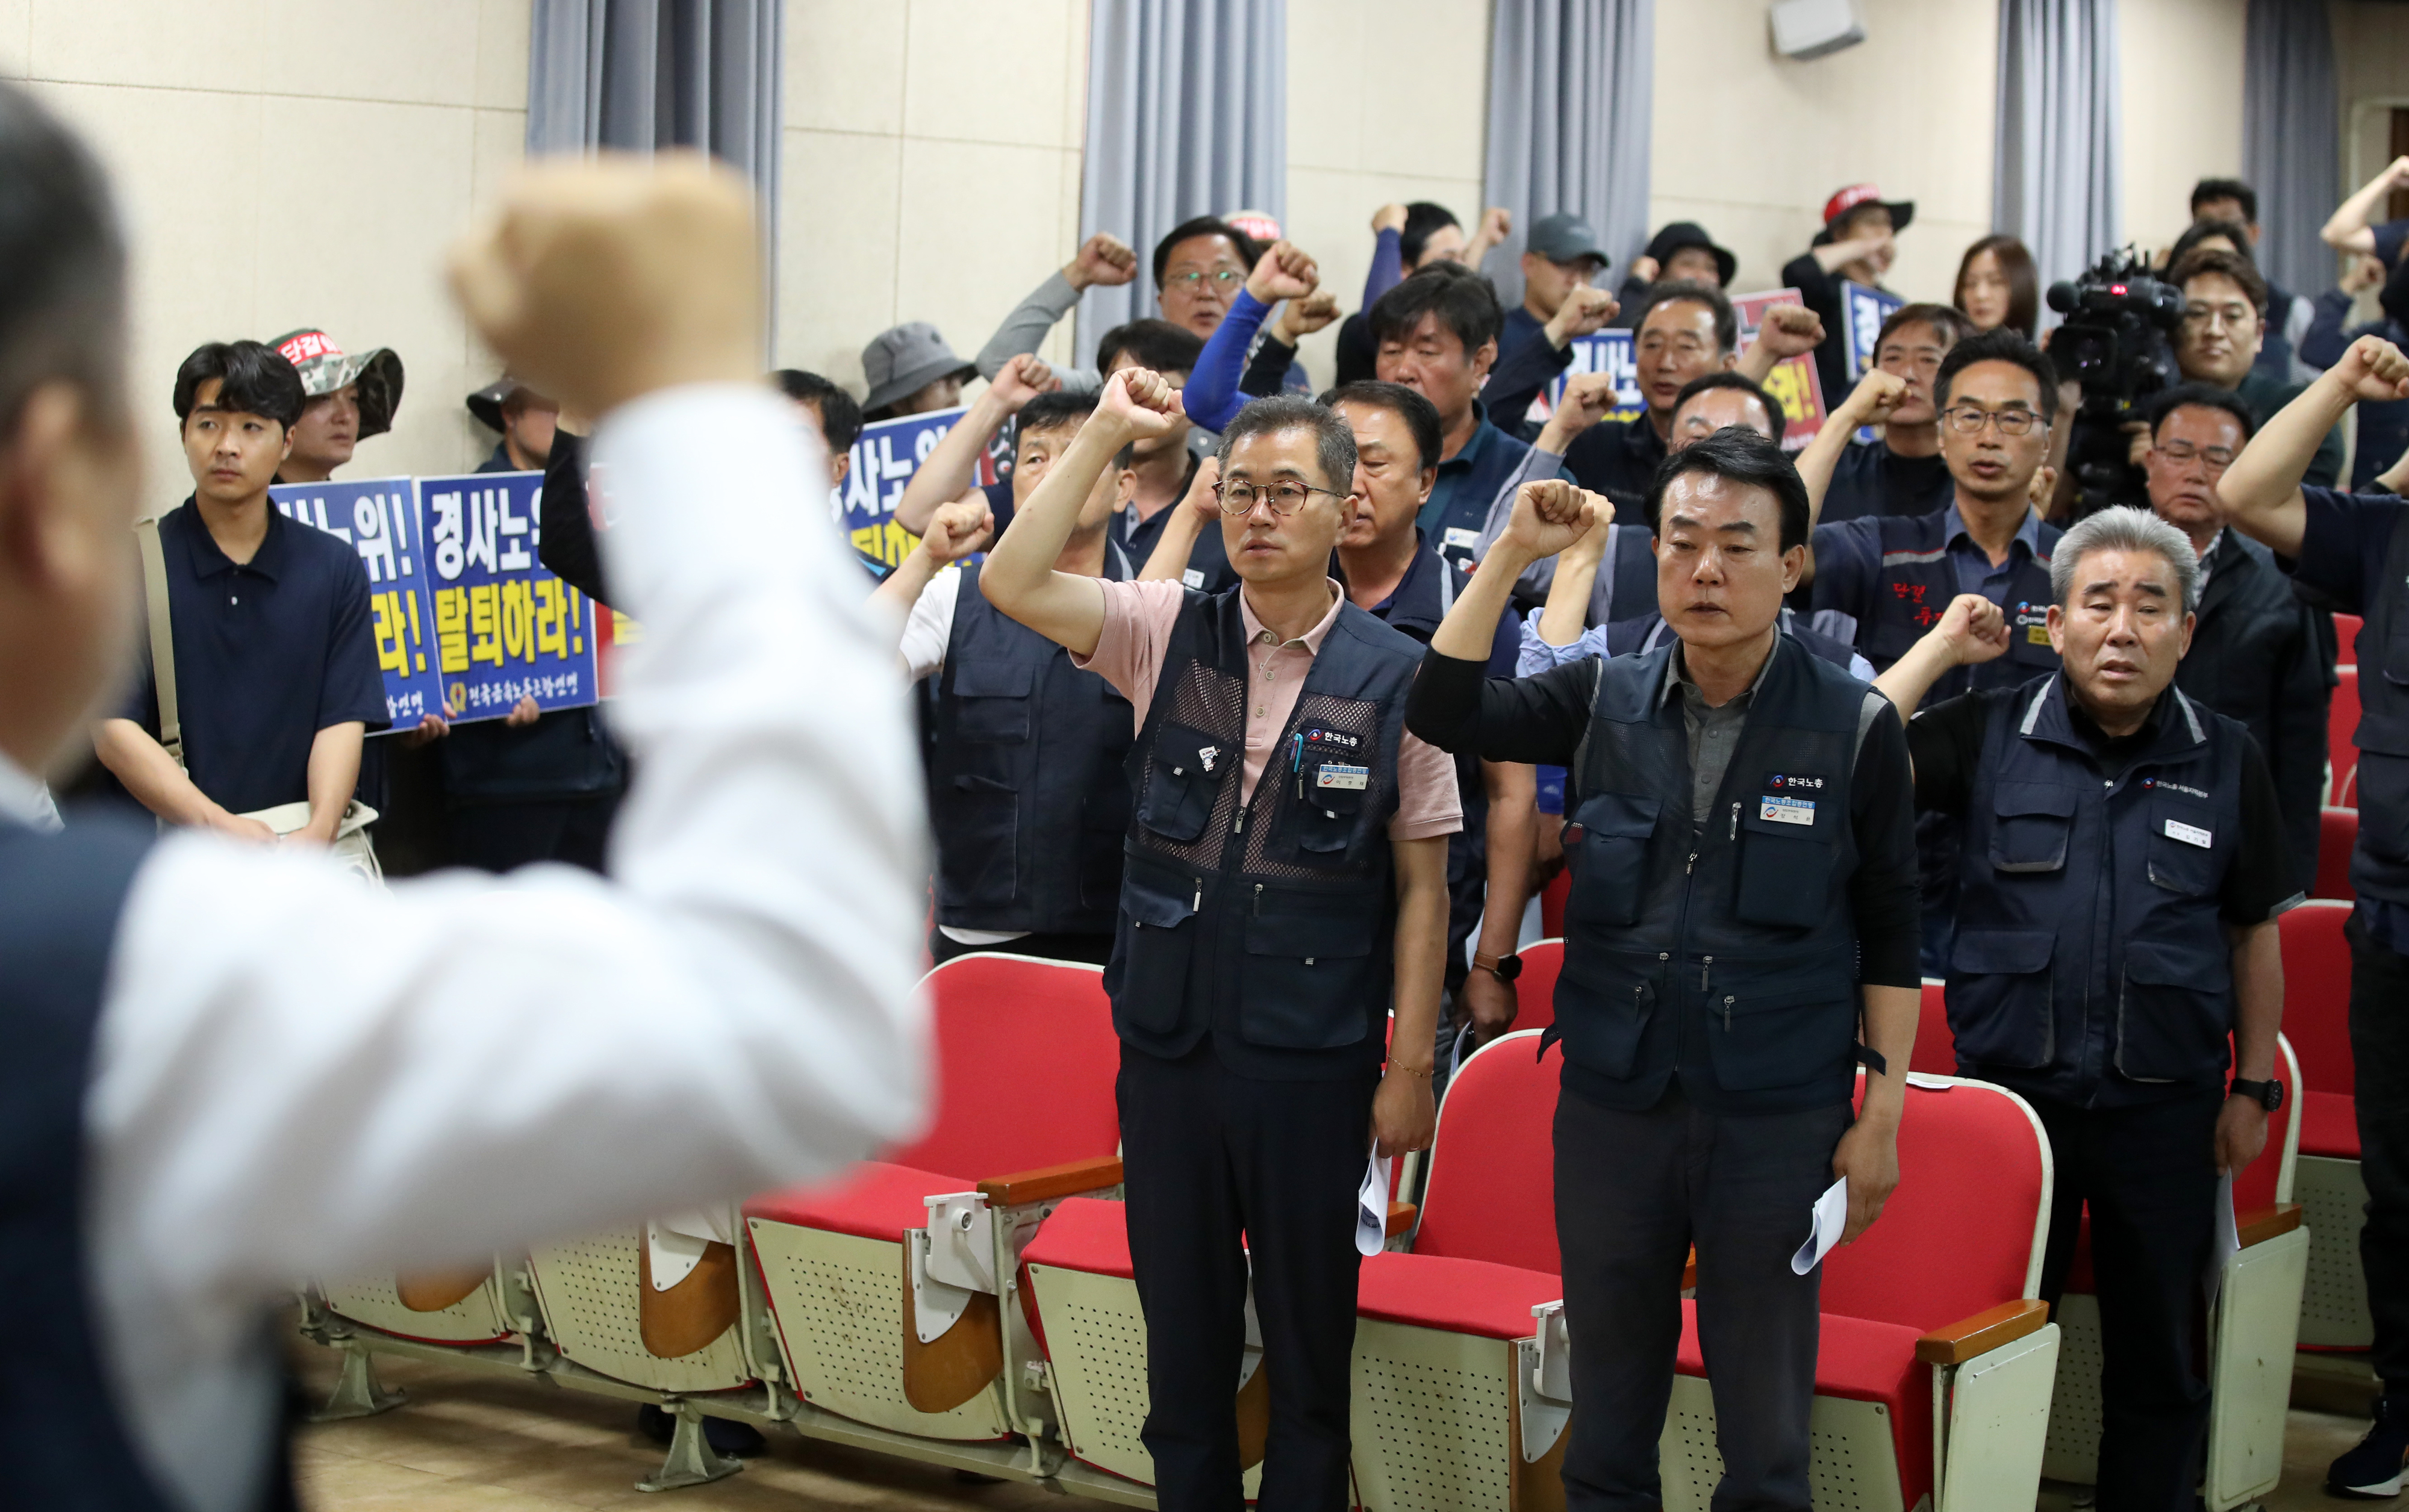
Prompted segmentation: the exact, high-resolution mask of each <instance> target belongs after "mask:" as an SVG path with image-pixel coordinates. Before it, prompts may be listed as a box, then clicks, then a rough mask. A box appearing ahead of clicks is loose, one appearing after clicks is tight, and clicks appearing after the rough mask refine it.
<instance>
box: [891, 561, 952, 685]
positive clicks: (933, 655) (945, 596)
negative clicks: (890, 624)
mask: <svg viewBox="0 0 2409 1512" xmlns="http://www.w3.org/2000/svg"><path fill="white" fill-rule="evenodd" d="M961 597H962V569H960V568H959V567H951V566H949V567H947V568H946V569H945V570H943V571H941V572H939V573H938V574H937V575H936V576H935V577H933V578H930V580H929V585H928V586H927V587H925V588H923V589H921V590H920V597H919V598H915V599H914V600H912V612H911V614H910V615H909V616H908V617H907V618H906V619H905V620H904V621H903V641H902V645H901V646H900V647H899V648H898V650H899V651H900V652H901V654H902V657H903V678H904V681H906V682H909V683H917V682H918V681H920V679H922V678H924V677H930V676H934V675H935V674H936V673H937V672H938V671H940V670H943V669H944V667H945V650H946V648H947V647H948V646H950V645H951V644H952V643H953V639H954V606H955V605H956V604H957V603H958V602H959V601H960V599H961Z"/></svg>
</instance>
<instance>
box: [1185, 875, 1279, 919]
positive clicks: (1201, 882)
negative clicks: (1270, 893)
mask: <svg viewBox="0 0 2409 1512" xmlns="http://www.w3.org/2000/svg"><path fill="white" fill-rule="evenodd" d="M1255 890H1256V891H1257V892H1261V891H1262V888H1260V887H1258V888H1256V889H1255ZM1188 912H1190V914H1202V913H1204V912H1205V879H1204V878H1203V877H1198V878H1197V879H1196V900H1195V901H1194V902H1192V903H1190V904H1189V905H1188Z"/></svg>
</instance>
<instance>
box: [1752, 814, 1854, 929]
mask: <svg viewBox="0 0 2409 1512" xmlns="http://www.w3.org/2000/svg"><path fill="white" fill-rule="evenodd" d="M1738 803H1739V824H1738V831H1739V896H1738V898H1737V899H1735V900H1734V902H1733V912H1734V913H1735V914H1737V915H1738V917H1740V918H1742V919H1745V920H1747V921H1748V922H1749V923H1751V924H1772V925H1780V926H1785V927H1788V928H1792V929H1809V928H1811V927H1812V926H1814V925H1816V924H1818V923H1820V922H1821V921H1822V920H1823V917H1824V913H1825V908H1826V907H1827V906H1828V900H1827V899H1826V897H1825V893H1826V891H1827V889H1828V888H1829V887H1830V886H1831V881H1832V853H1833V850H1834V848H1835V847H1836V846H1837V845H1838V843H1839V828H1840V814H1839V811H1838V809H1837V808H1836V807H1835V805H1837V804H1838V803H1839V799H1837V798H1835V797H1833V796H1832V794H1831V790H1830V789H1828V788H1810V789H1806V790H1804V791H1802V792H1800V793H1798V794H1796V795H1795V796H1794V795H1792V794H1791V793H1789V792H1788V791H1787V790H1786V789H1785V790H1784V791H1783V792H1780V793H1757V792H1752V793H1751V794H1750V795H1749V796H1748V797H1747V798H1744V799H1739V800H1738Z"/></svg>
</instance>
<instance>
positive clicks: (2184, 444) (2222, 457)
mask: <svg viewBox="0 0 2409 1512" xmlns="http://www.w3.org/2000/svg"><path fill="white" fill-rule="evenodd" d="M2157 452H2158V455H2160V456H2162V457H2165V458H2166V459H2167V460H2168V461H2169V462H2171V463H2172V464H2174V465H2175V466H2176V467H2178V468H2188V467H2190V466H2191V465H2192V464H2193V463H2194V462H2201V463H2205V464H2207V466H2208V475H2209V476H2210V477H2212V478H2214V477H2215V476H2216V475H2217V474H2218V473H2220V472H2223V471H2224V470H2225V469H2226V468H2229V467H2231V466H2233V450H2232V448H2230V447H2225V446H2194V445H2193V444H2192V443H2191V442H2189V441H2168V442H2167V443H2165V444H2164V445H2162V446H2160V447H2159V448H2158V449H2157Z"/></svg>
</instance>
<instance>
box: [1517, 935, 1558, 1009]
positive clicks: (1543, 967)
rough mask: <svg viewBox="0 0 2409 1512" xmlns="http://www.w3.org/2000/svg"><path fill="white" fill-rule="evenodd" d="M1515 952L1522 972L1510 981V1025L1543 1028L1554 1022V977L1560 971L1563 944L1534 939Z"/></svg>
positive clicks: (1556, 941) (1555, 941)
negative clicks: (1511, 1002)
mask: <svg viewBox="0 0 2409 1512" xmlns="http://www.w3.org/2000/svg"><path fill="white" fill-rule="evenodd" d="M1518 954H1520V955H1521V956H1522V975H1521V976H1519V977H1517V978H1515V980H1514V1027H1515V1028H1516V1029H1546V1028H1547V1027H1548V1026H1549V1025H1551V1024H1553V1023H1554V1022H1555V1021H1556V978H1557V977H1558V976H1560V975H1562V974H1564V970H1565V943H1564V942H1563V941H1562V940H1552V939H1551V940H1534V941H1532V942H1531V943H1529V944H1527V945H1524V946H1523V947H1522V950H1521V951H1520V952H1518Z"/></svg>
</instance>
